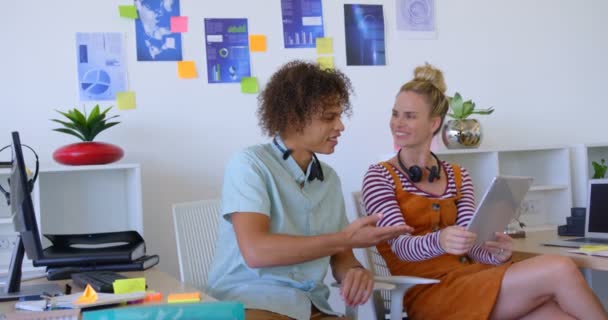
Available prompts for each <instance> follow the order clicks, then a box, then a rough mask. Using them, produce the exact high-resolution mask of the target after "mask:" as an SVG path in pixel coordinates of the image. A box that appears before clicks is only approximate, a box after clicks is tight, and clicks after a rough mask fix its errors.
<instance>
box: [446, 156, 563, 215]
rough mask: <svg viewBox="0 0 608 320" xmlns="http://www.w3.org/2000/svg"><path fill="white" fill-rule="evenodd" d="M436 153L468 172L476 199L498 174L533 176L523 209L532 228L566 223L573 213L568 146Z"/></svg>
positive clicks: (522, 212) (478, 198) (522, 213)
mask: <svg viewBox="0 0 608 320" xmlns="http://www.w3.org/2000/svg"><path fill="white" fill-rule="evenodd" d="M437 155H438V156H439V158H441V159H443V160H446V161H448V162H450V163H457V164H460V165H462V166H463V167H464V168H466V169H467V170H468V171H469V174H470V175H471V179H472V180H473V184H474V186H475V200H476V201H477V202H478V201H480V200H481V197H482V196H483V194H484V192H485V191H486V189H487V188H488V187H489V186H490V183H491V182H492V178H494V177H495V176H498V175H508V176H531V177H533V178H534V182H533V185H532V187H531V188H530V191H529V192H528V194H527V195H526V199H525V200H524V204H522V207H521V208H520V210H521V216H520V220H521V221H522V222H524V223H525V224H526V225H528V226H530V227H534V226H542V225H548V224H550V225H557V224H564V223H565V222H566V217H567V216H569V215H570V208H571V207H572V186H571V179H570V150H569V148H568V147H545V148H526V149H506V150H480V149H466V150H444V151H439V152H437Z"/></svg>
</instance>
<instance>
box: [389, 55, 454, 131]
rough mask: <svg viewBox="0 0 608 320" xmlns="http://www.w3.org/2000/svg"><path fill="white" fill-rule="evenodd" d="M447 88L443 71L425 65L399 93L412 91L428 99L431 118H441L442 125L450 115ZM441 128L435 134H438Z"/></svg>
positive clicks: (419, 68)
mask: <svg viewBox="0 0 608 320" xmlns="http://www.w3.org/2000/svg"><path fill="white" fill-rule="evenodd" d="M446 89H447V87H446V85H445V80H444V78H443V73H442V72H441V70H439V69H437V68H435V67H434V66H432V65H430V64H428V63H425V64H424V65H423V66H418V67H416V69H415V70H414V79H412V80H411V81H409V82H408V83H406V84H404V85H403V86H401V89H399V93H401V92H405V91H412V92H416V93H417V94H420V95H422V96H424V97H425V98H426V101H427V102H428V104H429V106H430V107H431V112H430V116H431V117H441V123H443V120H444V119H445V115H446V114H447V113H448V108H449V102H448V98H447V96H446V95H445V91H446ZM440 130H441V126H439V128H438V129H437V130H435V132H434V133H433V134H437V133H438V132H439V131H440Z"/></svg>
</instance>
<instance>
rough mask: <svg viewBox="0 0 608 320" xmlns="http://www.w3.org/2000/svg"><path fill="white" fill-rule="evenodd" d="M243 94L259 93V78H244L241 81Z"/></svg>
mask: <svg viewBox="0 0 608 320" xmlns="http://www.w3.org/2000/svg"><path fill="white" fill-rule="evenodd" d="M241 92H243V93H258V78H256V77H243V78H242V79H241Z"/></svg>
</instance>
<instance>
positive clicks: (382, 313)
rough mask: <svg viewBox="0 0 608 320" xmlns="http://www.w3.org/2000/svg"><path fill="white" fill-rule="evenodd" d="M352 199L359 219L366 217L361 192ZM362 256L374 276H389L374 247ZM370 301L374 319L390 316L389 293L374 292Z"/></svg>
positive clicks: (366, 250)
mask: <svg viewBox="0 0 608 320" xmlns="http://www.w3.org/2000/svg"><path fill="white" fill-rule="evenodd" d="M353 198H354V199H355V207H356V208H357V215H358V216H359V217H365V216H367V212H366V211H365V206H364V205H363V199H362V198H361V192H360V191H355V192H353ZM364 255H365V257H364V259H366V260H367V265H368V266H369V268H370V270H371V271H372V272H373V273H374V274H375V275H377V276H384V277H388V276H391V272H390V271H389V270H388V267H387V266H386V262H385V261H384V258H382V256H381V255H380V253H379V252H378V249H376V247H369V248H367V249H365V250H364ZM372 299H373V303H372V308H374V310H373V311H374V313H375V315H376V318H377V319H378V320H380V319H385V317H386V315H388V314H390V310H391V293H390V292H389V291H374V295H373V297H372Z"/></svg>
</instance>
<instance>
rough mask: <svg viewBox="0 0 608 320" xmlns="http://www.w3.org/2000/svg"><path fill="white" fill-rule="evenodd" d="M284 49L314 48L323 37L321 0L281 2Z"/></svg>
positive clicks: (286, 0)
mask: <svg viewBox="0 0 608 320" xmlns="http://www.w3.org/2000/svg"><path fill="white" fill-rule="evenodd" d="M281 13H282V14H283V42H284V44H285V48H314V47H315V39H316V38H322V37H323V36H324V35H323V5H322V4H321V0H281Z"/></svg>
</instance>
